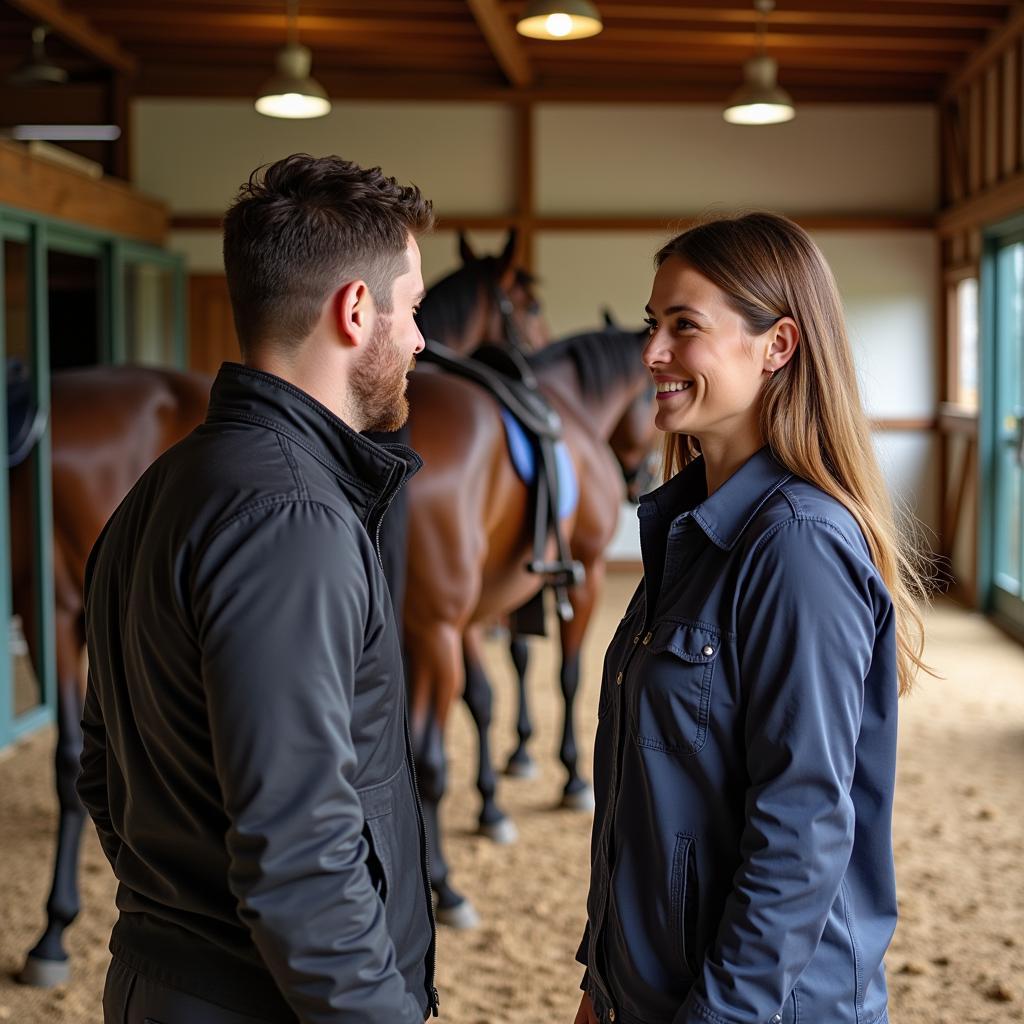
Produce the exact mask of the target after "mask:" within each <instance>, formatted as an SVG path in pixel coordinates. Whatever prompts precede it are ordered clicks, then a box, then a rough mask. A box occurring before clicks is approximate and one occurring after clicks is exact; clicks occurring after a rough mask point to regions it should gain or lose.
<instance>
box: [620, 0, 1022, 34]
mask: <svg viewBox="0 0 1024 1024" xmlns="http://www.w3.org/2000/svg"><path fill="white" fill-rule="evenodd" d="M601 13H602V14H603V15H604V17H605V18H606V19H608V20H609V21H611V20H614V21H615V22H619V21H622V22H625V21H664V22H678V21H684V22H707V23H709V24H713V23H724V24H739V25H754V24H756V21H757V14H756V13H755V11H754V10H753V8H752V7H749V6H736V7H690V6H675V5H673V6H669V5H667V4H625V3H608V2H607V0H605V2H603V3H602V4H601ZM1002 22H1003V18H1002V16H1001V15H999V14H997V13H994V12H993V13H988V14H986V13H983V12H982V13H975V14H971V13H965V14H920V13H918V14H913V13H902V12H896V13H894V12H892V11H874V10H867V11H864V10H857V11H851V10H843V11H821V10H817V11H810V10H807V11H801V10H789V9H787V8H776V9H775V10H774V11H772V13H771V15H770V21H769V24H771V25H773V26H776V25H808V26H811V27H818V26H828V27H835V26H838V27H845V28H850V27H853V28H879V29H888V28H909V29H917V30H921V31H927V30H929V29H956V30H975V31H978V30H988V29H993V28H996V27H997V26H998V25H1000V24H1002Z"/></svg>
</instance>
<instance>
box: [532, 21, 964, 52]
mask: <svg viewBox="0 0 1024 1024" xmlns="http://www.w3.org/2000/svg"><path fill="white" fill-rule="evenodd" d="M978 42H979V39H971V38H969V37H967V36H965V35H964V34H963V33H959V34H956V35H948V36H926V35H921V34H920V33H915V34H912V35H893V34H892V33H891V32H880V33H877V34H868V33H862V34H856V33H853V32H843V33H841V34H840V33H828V34H826V33H819V32H799V33H798V32H773V31H771V30H770V29H769V30H768V31H767V32H766V33H765V39H764V44H765V47H766V49H767V50H768V52H769V53H774V52H775V51H776V50H801V49H808V50H849V51H852V52H858V51H865V50H867V51H871V50H887V51H890V52H893V53H908V52H910V53H928V52H935V53H938V52H950V53H969V52H970V51H971V50H973V49H975V47H976V46H977V45H978ZM625 44H630V45H634V46H676V47H679V48H680V50H681V51H682V50H692V51H693V54H694V55H695V56H696V57H697V58H698V59H699V55H700V51H701V49H703V48H704V47H720V48H730V49H736V50H746V51H749V52H753V51H754V50H755V49H756V48H757V45H758V43H757V35H756V33H754V32H716V31H700V30H686V29H650V28H639V29H631V28H616V27H615V26H613V25H612V26H606V27H605V30H604V31H603V32H602V33H601V34H600V35H599V36H594V37H593V38H592V39H584V40H580V41H579V42H576V43H573V45H572V46H571V47H570V46H564V47H563V46H559V47H558V52H559V53H562V52H563V51H564V52H566V53H568V52H570V51H572V52H573V53H582V52H586V51H588V50H598V49H608V48H611V47H616V46H618V48H621V47H622V46H623V45H625ZM551 47H552V44H551V43H546V42H542V41H537V42H532V43H530V44H529V45H528V51H529V52H530V54H531V55H532V54H533V53H535V52H551ZM680 55H681V56H682V53H681V54H680Z"/></svg>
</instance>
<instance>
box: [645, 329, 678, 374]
mask: <svg viewBox="0 0 1024 1024" xmlns="http://www.w3.org/2000/svg"><path fill="white" fill-rule="evenodd" d="M642 358H643V361H644V366H646V367H647V368H648V369H654V367H656V366H661V365H662V364H664V363H667V362H669V361H670V359H671V358H672V355H671V353H670V352H669V350H668V346H667V345H666V344H665V343H664V342H663V341H662V335H661V331H660V330H659V331H655V332H654V333H653V334H652V335H651V336H650V337H649V338H648V339H647V344H646V345H644V350H643V355H642Z"/></svg>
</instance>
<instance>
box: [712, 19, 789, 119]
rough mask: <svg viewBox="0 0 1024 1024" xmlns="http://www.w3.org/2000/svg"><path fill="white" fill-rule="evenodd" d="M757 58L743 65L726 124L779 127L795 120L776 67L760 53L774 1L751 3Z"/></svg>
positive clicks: (765, 54) (787, 94)
mask: <svg viewBox="0 0 1024 1024" xmlns="http://www.w3.org/2000/svg"><path fill="white" fill-rule="evenodd" d="M754 7H755V8H756V9H757V12H758V14H759V15H760V17H759V18H758V22H757V54H756V55H755V56H753V57H751V58H750V60H748V61H747V62H746V64H744V65H743V84H742V85H741V86H740V87H739V88H738V89H737V90H736V92H734V93H733V95H732V99H731V100H730V101H729V105H728V106H727V107H726V108H725V111H724V112H723V114H722V116H723V117H724V118H725V119H726V121H728V122H729V123H730V124H781V123H782V122H783V121H792V120H793V118H794V117H796V110H794V109H793V100H792V98H791V97H790V95H789V93H788V92H786V90H785V89H781V88H780V87H779V85H778V82H777V80H776V79H777V75H778V71H779V66H778V64H777V63H776V62H775V59H774V58H772V57H769V56H768V54H767V53H765V51H764V27H765V20H766V19H767V17H768V14H769V13H770V12H771V11H772V10H773V9H774V7H775V0H754Z"/></svg>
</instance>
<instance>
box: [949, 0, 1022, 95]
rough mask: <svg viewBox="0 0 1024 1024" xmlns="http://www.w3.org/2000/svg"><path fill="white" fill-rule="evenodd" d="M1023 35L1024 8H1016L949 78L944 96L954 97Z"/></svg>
mask: <svg viewBox="0 0 1024 1024" xmlns="http://www.w3.org/2000/svg"><path fill="white" fill-rule="evenodd" d="M1021 35H1024V6H1020V7H1018V8H1017V11H1016V13H1015V14H1014V15H1013V16H1012V17H1011V18H1010V19H1009V21H1007V22H1006V24H1005V25H1004V26H1003V27H1002V28H1001V29H997V30H996V31H995V32H994V33H993V34H992V36H991V38H990V39H989V41H988V42H987V43H986V44H985V46H983V47H982V48H981V49H979V50H975V52H974V53H973V54H972V55H971V56H970V57H969V58H968V60H967V62H966V64H964V66H963V67H962V68H960V69H959V70H958V71H957V72H956V73H954V74H953V75H951V76H950V79H949V82H948V83H947V85H946V89H945V96H946V97H947V98H948V97H950V96H955V95H956V94H957V93H958V92H959V91H960V90H961V89H963V87H964V86H965V85H967V84H968V83H970V82H971V81H972V80H973V79H974V78H975V77H976V76H977V75H978V74H979V73H980V72H982V71H983V70H984V69H985V68H987V67H989V66H990V65H991V64H992V62H993V61H994V60H995V59H996V58H997V57H998V55H999V54H1000V53H1002V51H1003V50H1004V49H1006V47H1007V46H1009V45H1011V43H1012V42H1013V41H1014V40H1016V39H1018V38H1020V36H1021Z"/></svg>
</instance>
